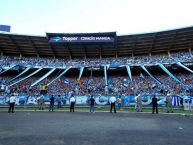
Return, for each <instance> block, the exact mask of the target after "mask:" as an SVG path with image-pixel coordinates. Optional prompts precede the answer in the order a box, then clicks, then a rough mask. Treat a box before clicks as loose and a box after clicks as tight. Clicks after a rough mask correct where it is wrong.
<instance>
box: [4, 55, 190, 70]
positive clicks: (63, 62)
mask: <svg viewBox="0 0 193 145" xmlns="http://www.w3.org/2000/svg"><path fill="white" fill-rule="evenodd" d="M177 62H182V63H184V64H187V63H188V64H192V62H193V56H192V54H191V53H190V52H178V53H171V54H170V55H154V56H140V57H139V56H136V57H134V58H133V57H118V58H116V57H114V58H112V57H111V58H109V57H108V58H101V59H99V58H98V59H97V58H88V59H80V58H79V59H78V58H76V59H50V58H34V57H21V58H20V57H10V56H1V57H0V68H4V67H9V66H13V65H19V66H24V67H35V68H37V67H43V68H64V67H72V68H80V67H94V68H97V67H101V66H105V65H107V66H109V67H114V68H117V67H121V66H126V65H130V66H140V65H146V66H147V65H148V66H154V65H157V64H158V63H162V64H174V63H177Z"/></svg>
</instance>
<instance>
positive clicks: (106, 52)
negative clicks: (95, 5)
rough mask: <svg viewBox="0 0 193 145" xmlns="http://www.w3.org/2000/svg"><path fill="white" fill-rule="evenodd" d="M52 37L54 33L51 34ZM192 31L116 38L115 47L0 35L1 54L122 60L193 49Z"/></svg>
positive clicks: (8, 34) (113, 45)
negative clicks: (126, 57)
mask: <svg viewBox="0 0 193 145" xmlns="http://www.w3.org/2000/svg"><path fill="white" fill-rule="evenodd" d="M48 34H49V35H51V33H48ZM192 47H193V27H187V28H182V29H175V30H169V31H162V32H155V33H146V34H137V35H124V36H117V43H116V44H104V43H98V44H94V43H93V44H92V45H90V44H87V43H81V44H80V43H79V44H69V43H68V44H65V43H64V44H61V43H60V44H52V43H49V42H48V39H47V37H46V36H29V35H18V34H11V33H0V52H1V53H2V54H4V55H13V56H19V55H22V56H40V57H56V58H70V57H71V58H79V57H82V58H84V57H87V58H90V57H96V58H99V57H116V56H117V57H121V56H132V55H134V56H135V55H145V54H147V55H148V54H150V53H151V54H159V53H167V52H168V51H181V50H188V49H192Z"/></svg>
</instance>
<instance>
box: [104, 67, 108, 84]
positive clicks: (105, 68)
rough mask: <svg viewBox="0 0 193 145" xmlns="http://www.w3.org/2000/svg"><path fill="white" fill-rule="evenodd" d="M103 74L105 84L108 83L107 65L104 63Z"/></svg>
mask: <svg viewBox="0 0 193 145" xmlns="http://www.w3.org/2000/svg"><path fill="white" fill-rule="evenodd" d="M104 74H105V85H106V86H107V85H108V80H107V66H106V65H104Z"/></svg>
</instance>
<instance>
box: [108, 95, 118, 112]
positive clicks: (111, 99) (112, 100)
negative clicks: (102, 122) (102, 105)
mask: <svg viewBox="0 0 193 145" xmlns="http://www.w3.org/2000/svg"><path fill="white" fill-rule="evenodd" d="M109 102H110V104H111V109H110V113H112V108H114V113H116V107H115V102H116V97H115V96H114V95H113V96H112V97H111V98H110V99H109Z"/></svg>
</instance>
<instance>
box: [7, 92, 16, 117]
mask: <svg viewBox="0 0 193 145" xmlns="http://www.w3.org/2000/svg"><path fill="white" fill-rule="evenodd" d="M15 101H16V97H15V96H14V95H12V96H11V97H10V99H9V111H8V113H10V112H12V113H14V107H15Z"/></svg>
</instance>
